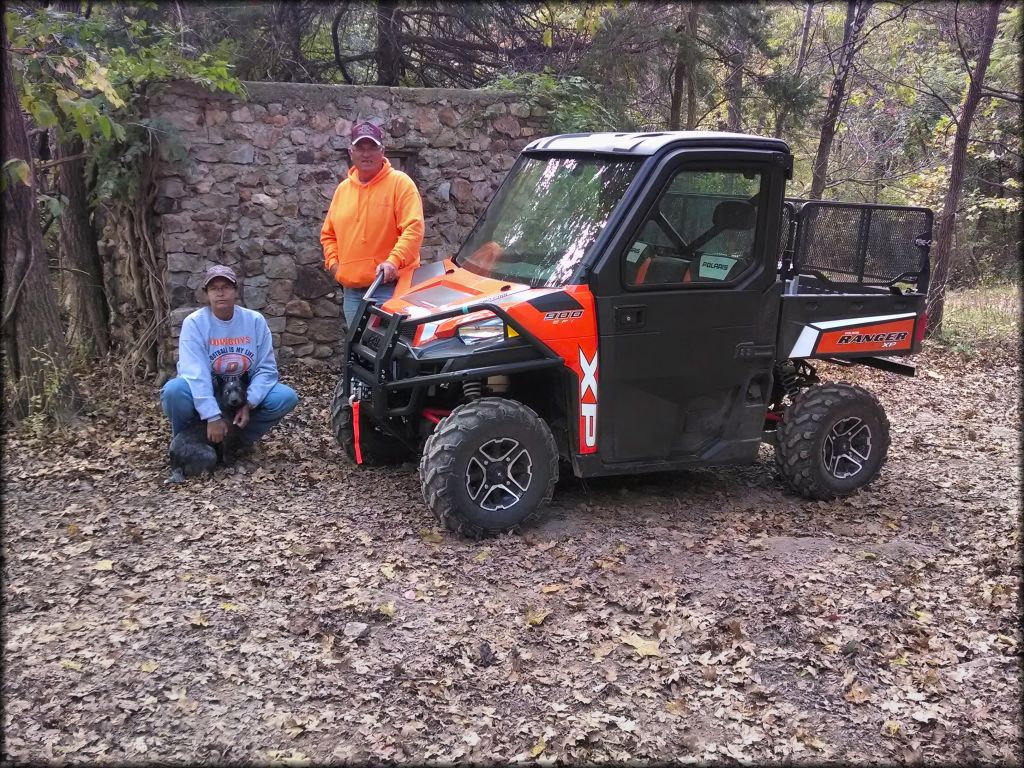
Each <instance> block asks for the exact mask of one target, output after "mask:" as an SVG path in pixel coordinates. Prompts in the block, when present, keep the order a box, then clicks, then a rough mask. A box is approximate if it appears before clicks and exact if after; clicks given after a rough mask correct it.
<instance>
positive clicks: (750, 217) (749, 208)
mask: <svg viewBox="0 0 1024 768" xmlns="http://www.w3.org/2000/svg"><path fill="white" fill-rule="evenodd" d="M711 222H712V223H713V224H714V225H715V228H716V229H719V230H725V229H753V228H754V224H755V223H756V222H757V206H756V205H754V204H753V203H748V202H747V201H746V200H723V201H722V202H720V203H719V204H718V205H716V206H715V212H714V213H713V214H712V215H711Z"/></svg>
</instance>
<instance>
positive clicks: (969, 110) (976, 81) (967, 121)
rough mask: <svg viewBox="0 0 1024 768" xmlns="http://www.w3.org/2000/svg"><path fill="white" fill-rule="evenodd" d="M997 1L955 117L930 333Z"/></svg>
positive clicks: (937, 322)
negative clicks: (954, 131) (954, 132)
mask: <svg viewBox="0 0 1024 768" xmlns="http://www.w3.org/2000/svg"><path fill="white" fill-rule="evenodd" d="M999 6H1000V4H999V3H998V2H994V3H987V11H988V13H987V14H986V15H985V21H984V27H983V29H982V33H981V36H980V39H979V41H978V58H977V63H976V64H975V67H974V72H973V74H972V73H971V71H970V67H969V66H968V71H967V74H968V75H969V76H970V83H969V85H968V86H967V93H966V94H965V95H964V100H963V103H962V104H961V105H960V110H959V114H958V115H957V118H956V134H955V135H954V137H953V154H952V156H951V157H950V162H949V186H948V187H947V188H946V196H945V198H944V199H943V201H942V212H941V213H940V214H939V221H938V232H937V234H936V235H935V244H934V247H933V248H932V252H931V257H932V269H931V279H930V281H929V284H928V334H929V335H932V334H935V333H937V332H938V331H940V330H941V329H942V315H943V311H944V309H945V303H946V281H947V279H948V278H949V255H950V251H951V249H952V244H953V230H954V227H955V224H956V209H957V207H958V206H959V205H960V193H961V192H962V191H963V185H964V161H965V160H966V159H967V143H968V141H969V140H970V133H971V123H972V122H973V121H974V113H975V111H976V110H977V109H978V102H979V101H981V89H982V87H983V85H984V83H985V71H986V70H987V69H988V62H989V58H990V57H991V55H992V43H993V42H994V41H995V39H996V29H997V27H998V24H999Z"/></svg>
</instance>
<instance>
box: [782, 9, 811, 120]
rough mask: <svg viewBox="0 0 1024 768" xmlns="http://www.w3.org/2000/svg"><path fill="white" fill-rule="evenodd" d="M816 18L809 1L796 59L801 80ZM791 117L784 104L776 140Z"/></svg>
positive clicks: (797, 73) (798, 75)
mask: <svg viewBox="0 0 1024 768" xmlns="http://www.w3.org/2000/svg"><path fill="white" fill-rule="evenodd" d="M813 18H814V0H809V2H808V3H807V9H806V10H805V11H804V29H803V33H802V34H801V36H800V54H799V55H798V56H797V59H796V71H795V73H794V74H796V76H797V77H798V78H799V77H800V75H801V74H803V71H804V65H806V64H807V51H808V49H809V47H810V46H808V42H810V39H811V21H812V20H813ZM788 117H789V107H788V106H787V105H785V104H783V106H782V108H781V109H780V110H779V114H778V115H777V116H776V117H775V132H774V133H773V134H772V135H773V136H774V137H775V138H776V139H781V138H782V132H783V131H785V130H786V119H787V118H788Z"/></svg>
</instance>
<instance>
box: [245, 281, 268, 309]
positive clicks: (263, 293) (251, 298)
mask: <svg viewBox="0 0 1024 768" xmlns="http://www.w3.org/2000/svg"><path fill="white" fill-rule="evenodd" d="M242 301H243V302H244V304H245V306H247V307H248V308H249V309H263V307H265V306H266V305H267V290H266V288H261V287H259V286H252V285H246V286H245V287H243V288H242Z"/></svg>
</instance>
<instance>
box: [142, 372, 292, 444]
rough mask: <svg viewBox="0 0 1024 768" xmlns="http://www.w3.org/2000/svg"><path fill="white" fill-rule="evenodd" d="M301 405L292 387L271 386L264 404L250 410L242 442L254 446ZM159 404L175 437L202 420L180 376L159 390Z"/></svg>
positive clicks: (282, 385)
mask: <svg viewBox="0 0 1024 768" xmlns="http://www.w3.org/2000/svg"><path fill="white" fill-rule="evenodd" d="M298 402H299V396H298V395H297V394H295V390H293V389H292V388H291V387H288V386H285V385H284V384H282V383H281V382H278V383H277V384H275V385H274V386H272V387H271V388H270V391H269V392H267V396H266V397H264V398H263V402H261V403H260V404H259V405H258V406H257V407H256V408H253V409H252V410H250V411H249V423H248V424H246V425H245V429H243V430H242V440H243V441H245V442H246V443H255V442H256V441H257V440H259V439H260V438H261V437H263V436H264V435H265V434H267V432H269V431H270V430H272V429H273V428H274V427H275V426H277V422H279V421H280V420H281V419H283V418H284V417H285V416H287V415H288V414H289V413H291V410H292V409H293V408H294V407H295V406H296V405H297V404H298ZM160 404H161V405H162V406H163V408H164V413H165V414H167V417H168V418H169V419H170V420H171V434H173V435H176V434H178V433H179V432H181V431H182V430H184V429H187V428H188V426H189V425H190V424H193V423H195V422H197V421H199V414H198V413H197V412H196V408H195V404H194V403H193V402H192V390H191V389H189V386H188V382H187V381H185V380H184V379H183V378H181V377H177V376H176V377H175V378H173V379H171V380H169V381H168V382H167V383H166V384H164V387H163V389H161V390H160Z"/></svg>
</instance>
